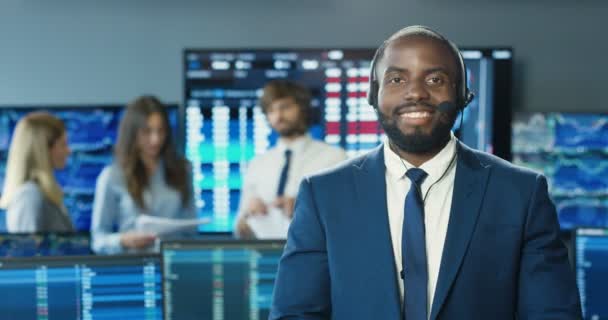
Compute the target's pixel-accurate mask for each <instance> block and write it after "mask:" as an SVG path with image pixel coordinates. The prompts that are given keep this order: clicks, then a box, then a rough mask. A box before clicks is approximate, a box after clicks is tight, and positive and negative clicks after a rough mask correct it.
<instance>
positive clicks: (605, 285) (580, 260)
mask: <svg viewBox="0 0 608 320" xmlns="http://www.w3.org/2000/svg"><path fill="white" fill-rule="evenodd" d="M574 239H575V240H574V241H575V243H574V248H575V251H574V252H575V265H576V281H577V285H578V290H579V292H580V296H581V305H582V307H583V317H584V318H585V319H606V318H608V304H607V303H606V296H607V295H608V277H606V275H607V274H608V229H594V228H586V229H577V230H576V236H575V237H574Z"/></svg>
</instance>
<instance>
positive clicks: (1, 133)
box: [0, 104, 181, 231]
mask: <svg viewBox="0 0 608 320" xmlns="http://www.w3.org/2000/svg"><path fill="white" fill-rule="evenodd" d="M32 111H48V112H50V113H52V114H54V115H56V116H57V117H58V118H60V119H62V120H63V121H64V122H65V125H66V128H67V133H68V140H69V141H68V142H69V145H70V148H71V149H72V154H71V156H70V158H69V159H68V162H67V166H66V168H65V169H63V170H58V171H57V172H56V177H57V180H58V182H59V184H60V185H61V187H62V188H63V191H64V196H65V198H64V203H65V206H66V208H67V210H68V213H69V214H70V216H71V218H72V222H73V223H74V226H75V227H76V229H77V230H80V231H85V230H86V231H88V230H89V227H90V224H91V211H92V207H93V195H94V193H95V182H96V180H97V176H99V173H101V170H102V169H103V167H104V166H106V165H108V164H110V163H111V161H112V153H113V146H114V143H115V141H116V138H117V135H118V124H119V123H120V119H121V118H122V114H123V112H124V106H123V105H99V106H97V105H77V106H39V107H35V106H22V107H9V106H0V193H1V192H2V186H3V185H4V175H5V171H6V160H7V157H8V150H9V147H10V142H11V138H12V133H13V131H14V129H15V126H16V125H17V121H19V119H21V118H22V117H23V116H24V115H26V114H28V113H30V112H32ZM168 114H169V121H170V123H171V126H172V131H173V134H174V137H176V138H177V141H178V143H180V142H179V141H181V139H180V137H181V135H180V134H178V133H179V132H180V131H179V130H180V129H179V123H180V121H179V120H178V114H179V113H178V107H177V105H175V104H170V105H168ZM3 217H4V212H2V213H1V214H0V221H2V228H0V230H6V226H4V221H5V220H4V218H3Z"/></svg>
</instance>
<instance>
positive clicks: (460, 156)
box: [270, 26, 581, 320]
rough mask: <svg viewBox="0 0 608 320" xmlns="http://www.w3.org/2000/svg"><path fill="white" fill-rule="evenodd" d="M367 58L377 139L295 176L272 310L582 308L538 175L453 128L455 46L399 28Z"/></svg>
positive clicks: (396, 313) (451, 314)
mask: <svg viewBox="0 0 608 320" xmlns="http://www.w3.org/2000/svg"><path fill="white" fill-rule="evenodd" d="M371 69H372V70H371V75H370V92H369V100H370V105H372V106H373V107H374V108H375V110H376V111H377V114H378V117H379V120H380V122H381V124H382V126H383V128H384V130H385V132H386V134H387V137H388V139H387V141H386V142H385V143H384V144H383V145H381V146H380V147H378V148H377V149H375V150H373V151H371V152H370V153H368V154H366V155H364V156H362V157H359V158H356V159H353V160H352V161H349V162H347V163H345V164H343V165H341V166H340V167H338V168H335V169H332V170H330V171H327V172H324V173H321V174H318V175H315V176H312V177H309V178H307V179H305V180H304V181H303V182H302V184H301V185H300V191H299V195H298V198H297V200H296V208H295V214H294V220H293V222H292V224H291V227H290V230H289V235H288V240H287V244H286V246H285V252H284V254H283V257H282V259H281V262H280V266H279V272H278V275H277V279H276V285H275V289H274V290H275V291H274V298H273V304H272V311H271V316H270V319H348V320H354V319H366V320H367V319H383V320H385V319H407V320H426V319H433V320H434V319H580V318H581V312H580V303H579V297H578V292H577V289H576V284H575V278H574V275H573V272H572V271H571V269H570V268H569V265H568V259H567V252H566V249H565V247H564V246H563V244H562V243H561V241H560V239H559V235H558V233H559V225H558V222H557V215H556V211H555V207H554V205H553V204H552V202H551V200H550V199H549V196H548V193H547V182H546V180H545V178H544V177H543V176H542V175H539V174H537V173H534V172H532V171H530V170H526V169H524V168H519V167H516V166H513V165H511V164H510V163H508V162H506V161H503V160H501V159H499V158H496V157H494V156H492V155H489V154H486V153H482V152H479V151H475V150H472V149H470V148H468V147H467V146H465V145H463V144H462V143H460V142H459V141H458V140H457V139H456V138H455V137H454V136H453V134H452V133H451V128H452V126H453V124H454V121H455V120H456V119H457V116H458V113H459V111H461V109H462V108H464V107H465V106H466V105H467V104H468V103H469V102H470V100H471V99H472V94H471V93H470V92H469V91H468V89H467V87H466V72H465V70H466V69H465V67H464V62H463V60H462V57H461V56H460V53H459V52H458V49H457V48H456V47H455V46H454V45H453V44H452V43H451V42H450V41H448V40H447V39H445V38H444V37H443V36H441V35H440V34H438V33H437V32H435V31H433V30H431V29H428V28H426V27H421V26H413V27H408V28H405V29H402V30H400V31H398V32H397V33H395V34H394V35H392V36H391V37H390V38H389V39H388V40H386V41H385V42H384V44H383V45H382V46H381V47H380V48H379V49H378V51H377V52H376V56H375V57H374V61H373V63H372V68H371Z"/></svg>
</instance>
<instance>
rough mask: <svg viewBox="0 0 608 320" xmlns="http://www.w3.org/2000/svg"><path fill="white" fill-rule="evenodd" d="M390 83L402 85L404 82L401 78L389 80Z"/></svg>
mask: <svg viewBox="0 0 608 320" xmlns="http://www.w3.org/2000/svg"><path fill="white" fill-rule="evenodd" d="M388 82H389V83H401V82H403V79H402V78H401V77H391V78H390V79H388Z"/></svg>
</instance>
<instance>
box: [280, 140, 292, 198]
mask: <svg viewBox="0 0 608 320" xmlns="http://www.w3.org/2000/svg"><path fill="white" fill-rule="evenodd" d="M290 160H291V150H289V149H287V150H285V164H284V165H283V169H282V170H281V177H280V178H279V188H278V189H277V196H278V197H281V196H283V194H285V186H286V185H287V175H288V174H289V162H290Z"/></svg>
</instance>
